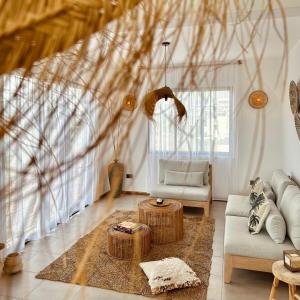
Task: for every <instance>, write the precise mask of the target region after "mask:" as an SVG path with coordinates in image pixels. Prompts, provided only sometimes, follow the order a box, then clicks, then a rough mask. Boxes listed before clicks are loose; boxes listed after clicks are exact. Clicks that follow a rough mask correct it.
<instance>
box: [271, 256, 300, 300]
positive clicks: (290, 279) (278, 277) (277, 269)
mask: <svg viewBox="0 0 300 300" xmlns="http://www.w3.org/2000/svg"><path fill="white" fill-rule="evenodd" d="M272 272H273V275H274V281H273V286H272V290H271V293H270V298H269V300H276V298H275V296H276V291H277V287H278V285H279V281H283V282H285V283H287V284H288V285H289V300H300V296H299V295H297V294H296V288H297V285H300V272H298V273H293V272H291V271H289V270H288V269H287V268H286V267H285V266H284V264H283V260H279V261H276V262H274V263H273V266H272Z"/></svg>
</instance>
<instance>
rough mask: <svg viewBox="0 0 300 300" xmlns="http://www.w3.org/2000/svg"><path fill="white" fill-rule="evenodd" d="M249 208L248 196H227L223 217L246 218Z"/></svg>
mask: <svg viewBox="0 0 300 300" xmlns="http://www.w3.org/2000/svg"><path fill="white" fill-rule="evenodd" d="M251 208H252V207H251V205H250V201H249V196H240V195H229V196H228V201H227V205H226V210H225V215H226V216H239V217H248V216H249V213H250V210H251Z"/></svg>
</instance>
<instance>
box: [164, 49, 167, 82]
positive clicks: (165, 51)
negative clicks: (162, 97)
mask: <svg viewBox="0 0 300 300" xmlns="http://www.w3.org/2000/svg"><path fill="white" fill-rule="evenodd" d="M164 46H165V86H167V45H166V44H164Z"/></svg>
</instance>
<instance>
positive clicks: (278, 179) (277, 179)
mask: <svg viewBox="0 0 300 300" xmlns="http://www.w3.org/2000/svg"><path fill="white" fill-rule="evenodd" d="M271 185H272V188H273V191H274V192H275V195H276V204H277V207H278V208H279V207H280V202H281V199H282V195H283V193H284V191H285V189H286V187H287V186H288V185H295V183H294V182H293V181H292V180H291V179H290V178H289V177H288V176H287V175H286V174H285V173H284V172H283V171H282V170H275V171H274V172H273V175H272V180H271Z"/></svg>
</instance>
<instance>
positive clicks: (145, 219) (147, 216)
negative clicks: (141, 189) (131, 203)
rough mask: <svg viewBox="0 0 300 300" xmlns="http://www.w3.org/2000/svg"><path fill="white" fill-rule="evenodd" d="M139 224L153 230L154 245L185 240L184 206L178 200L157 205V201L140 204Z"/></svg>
mask: <svg viewBox="0 0 300 300" xmlns="http://www.w3.org/2000/svg"><path fill="white" fill-rule="evenodd" d="M138 207H139V222H140V223H143V224H147V225H148V226H149V227H150V228H151V240H152V242H153V243H154V244H166V243H170V242H175V241H178V240H181V239H182V238H183V206H182V204H181V203H180V202H179V201H176V200H165V201H164V203H163V205H159V206H158V205H156V201H155V199H151V198H150V199H148V200H144V201H142V202H140V203H139V205H138Z"/></svg>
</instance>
